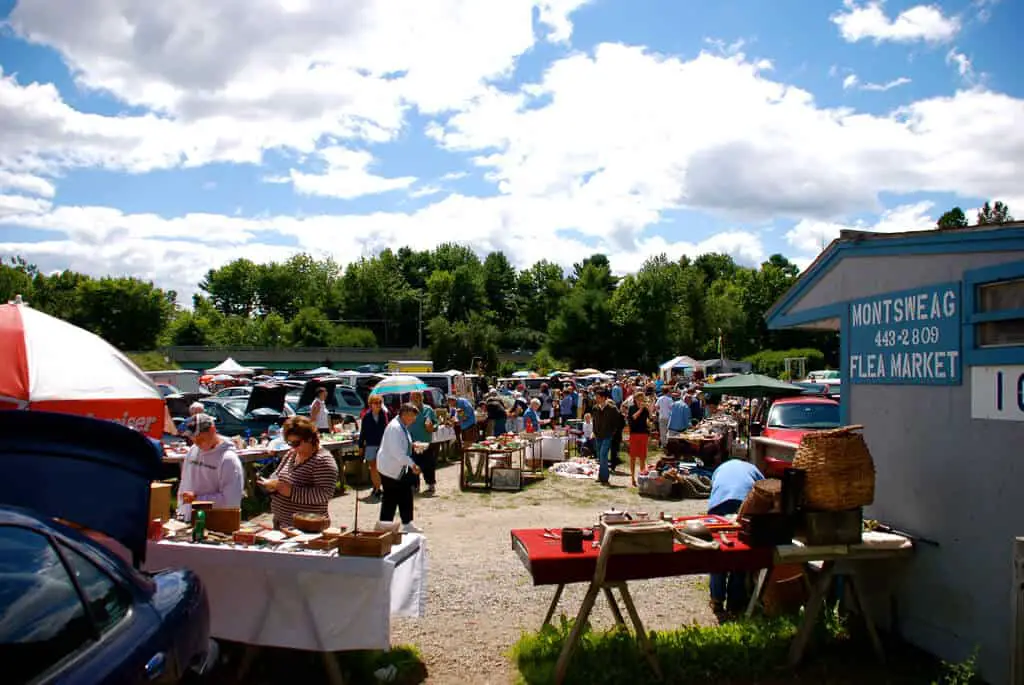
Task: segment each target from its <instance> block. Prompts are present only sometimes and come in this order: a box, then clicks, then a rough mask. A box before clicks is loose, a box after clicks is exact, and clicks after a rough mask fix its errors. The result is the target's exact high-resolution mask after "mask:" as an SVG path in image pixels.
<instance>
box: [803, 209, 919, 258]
mask: <svg viewBox="0 0 1024 685" xmlns="http://www.w3.org/2000/svg"><path fill="white" fill-rule="evenodd" d="M934 208H935V205H934V203H932V202H927V201H925V202H917V203H914V204H909V205H900V206H899V207H895V208H894V209H890V210H886V211H885V212H883V213H882V215H881V216H880V217H879V218H878V220H877V221H876V222H874V223H868V222H864V221H856V222H853V223H839V222H831V221H813V220H808V219H805V220H803V221H800V222H798V223H797V224H796V225H795V226H794V227H793V228H791V229H790V230H789V231H788V232H787V233H786V242H787V243H788V244H789V246H790V247H791V248H793V250H795V251H796V252H797V254H798V255H800V257H799V258H802V259H804V260H806V261H807V263H809V261H810V260H811V259H813V256H814V255H816V254H818V253H819V252H821V251H822V250H823V249H825V247H826V246H827V245H828V244H829V243H830V242H832V241H833V240H835V239H836V238H838V237H839V233H840V231H844V230H856V231H875V232H878V233H902V232H904V231H927V230H930V229H933V228H935V219H934V218H933V217H932V213H933V209H934ZM805 266H806V264H804V265H803V267H805ZM803 267H801V268H803Z"/></svg>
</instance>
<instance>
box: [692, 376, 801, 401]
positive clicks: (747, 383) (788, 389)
mask: <svg viewBox="0 0 1024 685" xmlns="http://www.w3.org/2000/svg"><path fill="white" fill-rule="evenodd" d="M803 391H804V389H803V388H801V387H800V386H799V385H793V384H791V383H785V382H783V381H780V380H776V379H775V378H772V377H770V376H762V375H761V374H759V373H745V374H742V375H739V376H733V377H732V378H726V379H725V380H723V381H718V382H716V383H710V384H708V385H705V386H704V393H705V394H706V395H728V396H730V397H784V396H786V395H800V394H802V393H803Z"/></svg>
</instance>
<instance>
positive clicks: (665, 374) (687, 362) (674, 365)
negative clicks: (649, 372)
mask: <svg viewBox="0 0 1024 685" xmlns="http://www.w3.org/2000/svg"><path fill="white" fill-rule="evenodd" d="M700 366H701V364H700V362H699V361H697V360H696V359H694V358H693V357H687V356H686V355H685V354H683V355H680V356H678V357H673V358H672V359H669V360H668V361H667V362H665V363H664V364H662V365H661V366H659V367H658V374H659V375H660V376H661V378H662V380H669V379H670V378H671V377H672V370H673V369H680V368H685V369H690V370H692V371H695V370H697V369H698V368H700Z"/></svg>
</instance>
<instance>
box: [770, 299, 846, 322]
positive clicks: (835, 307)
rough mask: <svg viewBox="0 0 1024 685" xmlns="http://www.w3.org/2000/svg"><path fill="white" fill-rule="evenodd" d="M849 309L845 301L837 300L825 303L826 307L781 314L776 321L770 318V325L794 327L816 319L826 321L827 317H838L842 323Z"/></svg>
mask: <svg viewBox="0 0 1024 685" xmlns="http://www.w3.org/2000/svg"><path fill="white" fill-rule="evenodd" d="M848 309H849V306H848V305H847V304H846V303H845V302H837V303H835V304H829V305H825V306H824V307H814V308H813V309H805V310H803V311H801V312H796V313H794V314H785V315H782V316H779V317H777V318H776V319H775V320H774V321H773V320H769V322H768V326H769V327H770V328H793V327H795V326H802V325H804V324H809V323H813V322H815V321H824V320H826V319H836V318H838V319H839V320H840V323H842V317H843V316H844V315H845V314H846V311H847V310H848Z"/></svg>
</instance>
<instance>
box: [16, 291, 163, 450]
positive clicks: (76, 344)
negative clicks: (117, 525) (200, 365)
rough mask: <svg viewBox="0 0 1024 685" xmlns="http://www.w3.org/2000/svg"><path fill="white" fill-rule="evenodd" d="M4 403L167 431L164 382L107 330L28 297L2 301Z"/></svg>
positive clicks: (153, 432) (155, 435) (158, 433)
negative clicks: (77, 322)
mask: <svg viewBox="0 0 1024 685" xmlns="http://www.w3.org/2000/svg"><path fill="white" fill-rule="evenodd" d="M0 409H30V410H31V409H36V410H40V411H54V412H60V413H64V414H79V415H82V416H93V417H96V418H100V419H108V420H110V421H115V422H117V423H120V424H122V425H124V426H128V427H129V428H133V429H135V430H138V431H140V432H142V433H145V434H146V435H149V436H150V437H153V438H160V437H161V436H162V435H163V432H164V428H165V422H166V420H167V416H168V414H167V406H166V404H165V402H164V400H163V398H162V397H161V396H160V390H159V389H158V388H157V387H156V385H154V384H153V381H151V380H150V379H149V377H148V376H146V374H144V373H143V372H142V371H141V370H139V367H137V366H136V365H135V364H134V363H133V362H132V361H131V360H130V359H128V358H127V357H126V356H124V355H123V354H121V353H120V352H119V351H117V349H115V348H114V347H113V346H112V345H110V344H109V343H107V342H106V341H105V340H103V338H100V337H99V336H97V335H94V334H92V333H90V332H89V331H86V330H84V329H82V328H79V327H77V326H73V325H72V324H69V323H68V322H66V321H62V320H61V319H57V318H54V317H52V316H49V315H47V314H43V313H42V312H40V311H37V310H35V309H32V308H31V307H29V306H28V305H25V304H6V305H0Z"/></svg>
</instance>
